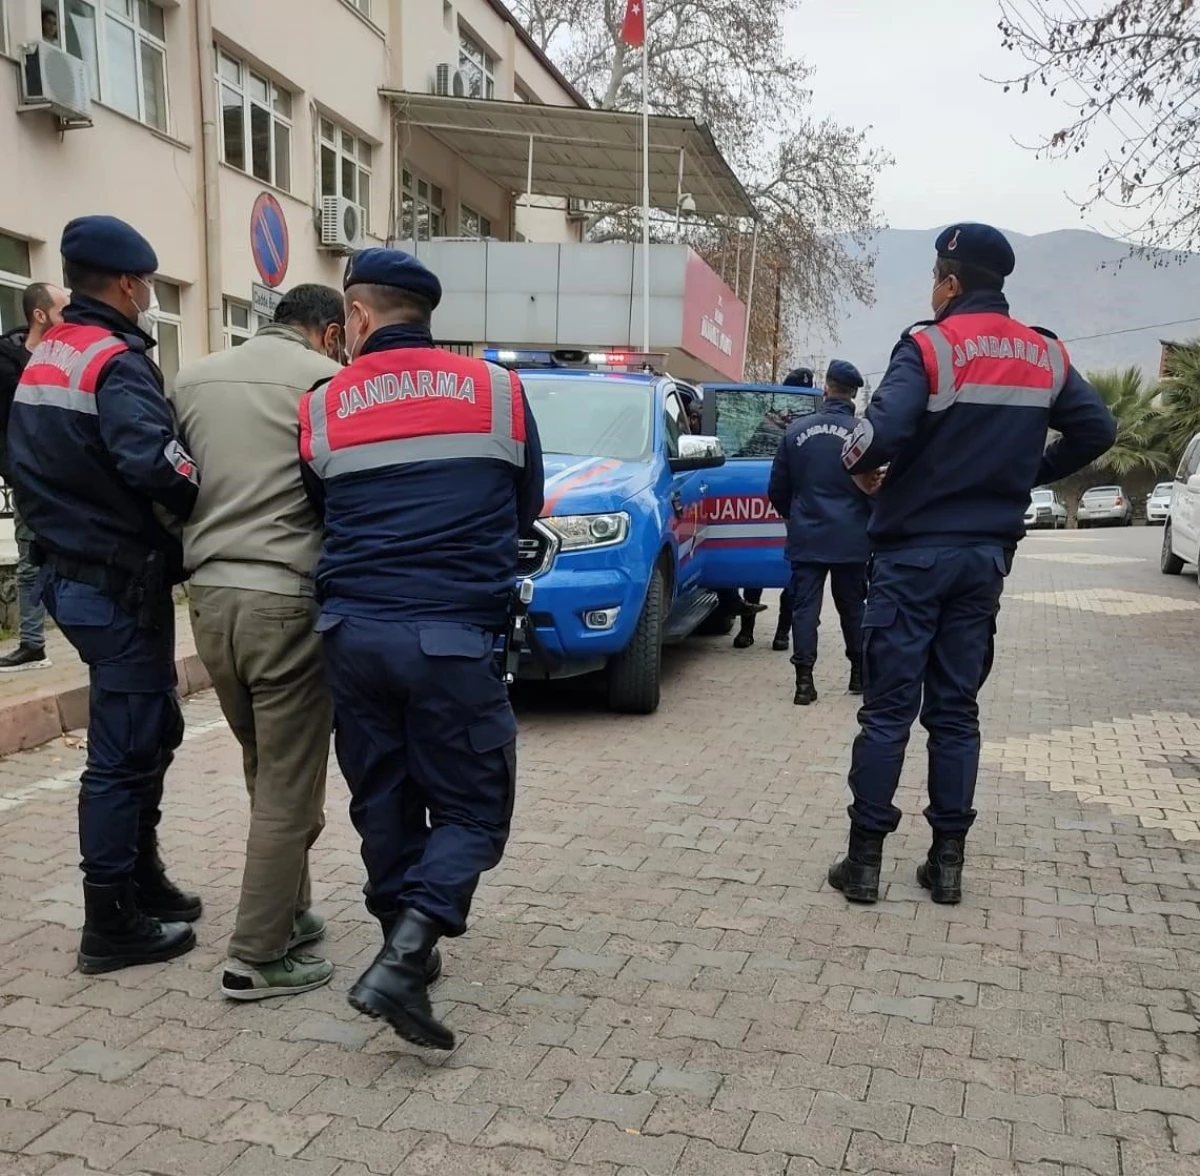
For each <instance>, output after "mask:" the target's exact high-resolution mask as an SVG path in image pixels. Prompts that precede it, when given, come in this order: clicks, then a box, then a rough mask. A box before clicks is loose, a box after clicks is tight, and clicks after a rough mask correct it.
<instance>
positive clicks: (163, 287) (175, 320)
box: [154, 281, 183, 387]
mask: <svg viewBox="0 0 1200 1176" xmlns="http://www.w3.org/2000/svg"><path fill="white" fill-rule="evenodd" d="M154 293H155V295H156V296H157V297H158V319H157V322H156V324H155V327H154V337H155V339H157V340H158V347H157V348H155V352H156V356H155V358H156V362H157V363H158V366H159V367H160V368H161V369H162V374H163V375H164V376H165V377H166V381H167V386H168V387H170V385H171V384H172V383H173V382H174V380H175V377H176V376H177V375H179V360H180V356H181V355H182V351H183V318H182V316H181V310H182V305H181V303H182V299H181V294H182V291H181V290H180V288H179V287H178V286H177V285H175V283H174V282H163V281H157V282H155V283H154Z"/></svg>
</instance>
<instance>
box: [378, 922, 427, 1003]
mask: <svg viewBox="0 0 1200 1176" xmlns="http://www.w3.org/2000/svg"><path fill="white" fill-rule="evenodd" d="M375 917H376V918H377V919H378V920H379V925H380V927H382V928H383V942H384V944H386V943H387V938H388V936H389V935H390V934H391V933H392V928H393V927H395V925H396V920H397V919H398V918H399V917H400V916H399V914H398V913H397V912H396V911H389V912H387V913H386V914H382V915H376V916H375ZM441 978H442V953H441V952H440V951H438V949H437V948H436V947H432V948H430V949H429V955H428V956H427V957H426V959H425V983H426V984H428V985H429V987H430V988H432V987H433V986H434V985H435V984H436V983H437V982H438V981H439V980H440V979H441Z"/></svg>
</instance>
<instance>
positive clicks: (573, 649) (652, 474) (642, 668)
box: [485, 350, 820, 714]
mask: <svg viewBox="0 0 1200 1176" xmlns="http://www.w3.org/2000/svg"><path fill="white" fill-rule="evenodd" d="M561 355H562V353H549V352H541V353H525V352H511V351H502V350H490V351H488V352H485V357H486V358H488V359H490V360H493V361H495V362H501V363H505V364H507V366H509V367H512V368H513V369H514V370H516V371H518V372H519V374H520V376H521V380H522V382H523V384H524V386H525V392H526V396H527V397H528V399H529V403H530V405H531V407H532V409H533V414H534V417H535V418H536V420H537V423H538V430H539V432H540V434H541V439H542V447H543V449H544V451H545V455H546V458H545V460H546V502H545V506H544V508H543V512H542V517H541V518H540V519H539V520H538V522H537V523H536V524H535V527H534V530H533V533H532V534H529V535H525V536H523V537H522V539H521V549H520V574H521V575H522V576H523V577H529V578H530V579H532V580H533V582H534V585H535V590H534V597H533V604H532V607H531V609H530V621H531V624H530V633H529V645H528V648H527V650H526V653H525V655H524V656H523V659H522V665H521V670H520V676H521V677H522V678H528V679H547V678H564V677H573V676H576V675H580V674H588V673H596V672H603V673H604V674H605V677H606V685H607V693H608V703H609V706H610V707H611V708H612V709H613V710H616V711H621V712H624V713H628V714H649V713H651V712H652V711H654V710H655V709H656V708H657V707H658V703H659V697H660V683H661V669H662V647H663V645H664V644H666V643H669V642H674V641H681V640H683V639H684V638H686V637H688V636H690V635H691V634H693V633H694V632H695V631H696V630H697V629H698V628H700V627H701V626H702V625H703V624H704V623H705V622H706V621H707V620H708V619H709V618H710V616H711V615H712V614H713V612H714V610H715V609H716V608H717V596H716V590H718V589H723V588H782V587H783V586H784V585H785V584H786V582H787V577H788V568H787V565H786V563H785V562H784V559H783V543H784V525H783V521H782V520H781V519H780V518H779V516H778V515H777V514H776V513H775V511H774V510H773V509H772V508H771V505H770V503H769V502H768V501H767V477H768V473H769V470H770V464H771V459H772V458H773V457H774V456H775V452H776V449H777V448H778V445H779V439H780V437H781V436H782V434H783V431H784V430H785V429H786V427H787V423H788V422H789V421H790V420H792V419H793V418H794V417H796V416H798V415H803V414H807V413H811V412H814V411H816V409H817V406H818V405H819V403H820V401H819V397H818V396H817V395H815V394H814V393H813V392H812V391H811V390H807V389H797V388H780V387H773V386H767V385H762V386H759V385H744V384H739V385H733V384H716V385H708V386H707V387H705V388H704V389H702V390H701V389H700V388H698V386H696V385H694V384H691V383H689V382H687V381H682V380H678V379H674V378H672V377H671V376H669V375H664V374H662V373H661V372H657V371H653V370H645V369H646V368H647V367H648V366H649V357H643V356H637V355H631V354H621V355H617V354H610V353H604V354H592V355H590V356H588V357H584V358H583V359H582V360H580V358H579V357H578V356H576V355H575V354H574V353H570V358H569V359H568V360H565V361H564V360H563V359H561V358H559V356H561ZM598 369H603V370H598ZM630 369H633V370H630ZM701 392H702V395H703V413H704V418H703V430H702V434H701V435H699V436H696V435H693V434H692V433H691V432H690V430H689V427H688V417H687V413H686V411H685V404H686V402H687V401H688V400H689V399H690V398H692V397H694V396H696V395H697V394H698V393H701Z"/></svg>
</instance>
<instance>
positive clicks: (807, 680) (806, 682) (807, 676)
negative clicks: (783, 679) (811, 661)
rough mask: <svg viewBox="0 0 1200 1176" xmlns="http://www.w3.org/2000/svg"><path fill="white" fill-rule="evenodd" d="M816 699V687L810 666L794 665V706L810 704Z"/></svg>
mask: <svg viewBox="0 0 1200 1176" xmlns="http://www.w3.org/2000/svg"><path fill="white" fill-rule="evenodd" d="M816 701H817V687H816V683H814V682H813V676H812V666H797V667H796V694H795V696H794V697H793V698H792V702H793V703H795V705H796V706H811V705H812V704H813V703H814V702H816Z"/></svg>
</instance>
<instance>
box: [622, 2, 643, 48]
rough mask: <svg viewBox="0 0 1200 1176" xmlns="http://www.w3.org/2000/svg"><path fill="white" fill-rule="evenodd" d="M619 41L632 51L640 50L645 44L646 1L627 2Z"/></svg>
mask: <svg viewBox="0 0 1200 1176" xmlns="http://www.w3.org/2000/svg"><path fill="white" fill-rule="evenodd" d="M621 40H622V41H624V42H625V44H626V45H630V46H632V47H633V48H634V49H640V48H641V47H642V46H643V45H644V44H645V43H646V0H629V2H628V4H627V5H626V8H625V23H624V24H623V25H622V26H621Z"/></svg>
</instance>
